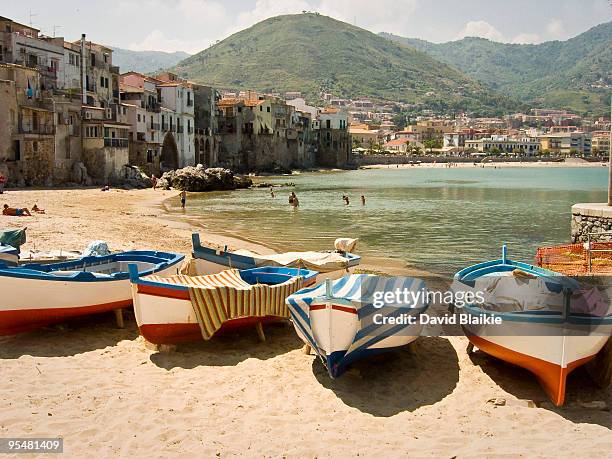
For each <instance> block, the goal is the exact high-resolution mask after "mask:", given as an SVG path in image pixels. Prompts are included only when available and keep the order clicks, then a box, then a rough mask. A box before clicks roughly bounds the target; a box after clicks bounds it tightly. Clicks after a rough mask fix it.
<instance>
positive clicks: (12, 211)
mask: <svg viewBox="0 0 612 459" xmlns="http://www.w3.org/2000/svg"><path fill="white" fill-rule="evenodd" d="M2 215H8V216H11V217H23V216H26V217H31V216H32V214H31V213H30V211H29V210H28V209H27V208H25V207H17V208H16V207H9V205H8V204H4V209H3V210H2Z"/></svg>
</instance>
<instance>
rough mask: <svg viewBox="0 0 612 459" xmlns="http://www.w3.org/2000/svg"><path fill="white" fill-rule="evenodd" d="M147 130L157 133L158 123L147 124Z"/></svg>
mask: <svg viewBox="0 0 612 459" xmlns="http://www.w3.org/2000/svg"><path fill="white" fill-rule="evenodd" d="M149 129H151V130H153V131H159V123H150V124H149Z"/></svg>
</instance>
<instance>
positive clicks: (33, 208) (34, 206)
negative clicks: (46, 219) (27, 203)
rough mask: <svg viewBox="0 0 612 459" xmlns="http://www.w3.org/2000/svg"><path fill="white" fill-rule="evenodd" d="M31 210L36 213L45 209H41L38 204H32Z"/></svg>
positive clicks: (42, 212)
mask: <svg viewBox="0 0 612 459" xmlns="http://www.w3.org/2000/svg"><path fill="white" fill-rule="evenodd" d="M32 212H36V213H37V214H44V213H45V209H41V208H40V207H38V204H34V205H33V206H32Z"/></svg>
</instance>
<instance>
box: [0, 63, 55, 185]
mask: <svg viewBox="0 0 612 459" xmlns="http://www.w3.org/2000/svg"><path fill="white" fill-rule="evenodd" d="M0 88H1V89H0V171H1V172H2V173H3V174H4V175H6V176H7V177H8V179H9V183H11V184H13V185H21V186H23V185H46V184H49V181H50V180H51V178H52V174H53V167H54V159H55V140H54V139H55V137H54V135H55V123H54V114H53V111H51V110H49V107H48V106H47V105H46V104H45V103H44V102H43V92H42V90H41V76H40V72H39V71H38V70H37V69H34V68H28V67H23V66H19V65H11V64H0Z"/></svg>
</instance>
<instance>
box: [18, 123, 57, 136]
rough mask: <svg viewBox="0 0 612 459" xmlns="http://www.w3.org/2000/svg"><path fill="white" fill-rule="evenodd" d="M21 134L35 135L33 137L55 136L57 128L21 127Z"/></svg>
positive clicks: (47, 126) (48, 126)
mask: <svg viewBox="0 0 612 459" xmlns="http://www.w3.org/2000/svg"><path fill="white" fill-rule="evenodd" d="M18 131H19V134H33V135H53V134H55V126H52V125H46V126H41V125H39V126H32V125H28V124H26V125H19V129H18Z"/></svg>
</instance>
